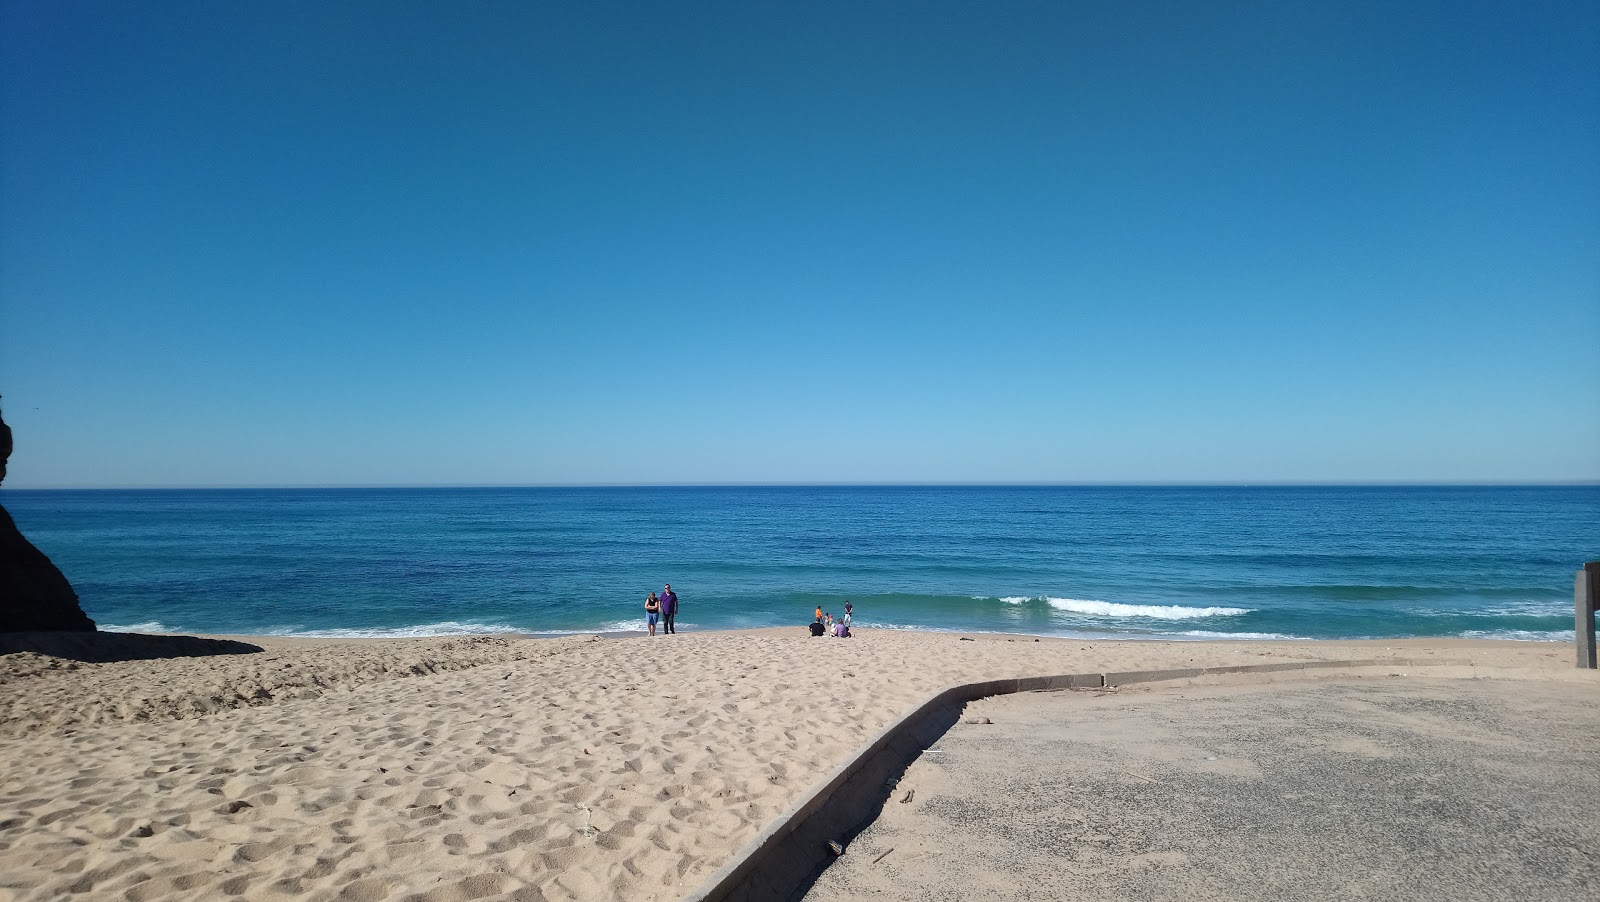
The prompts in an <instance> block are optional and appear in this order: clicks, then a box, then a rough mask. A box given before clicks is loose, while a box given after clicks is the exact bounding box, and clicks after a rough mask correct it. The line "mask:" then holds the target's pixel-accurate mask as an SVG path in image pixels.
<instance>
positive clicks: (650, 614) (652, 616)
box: [644, 592, 661, 636]
mask: <svg viewBox="0 0 1600 902" xmlns="http://www.w3.org/2000/svg"><path fill="white" fill-rule="evenodd" d="M660 617H661V601H660V599H658V598H656V593H654V592H651V593H650V594H649V595H646V596H645V599H644V623H645V626H646V627H649V629H650V635H652V636H654V635H655V634H656V620H657V619H659V618H660Z"/></svg>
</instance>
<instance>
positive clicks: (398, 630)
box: [262, 620, 528, 639]
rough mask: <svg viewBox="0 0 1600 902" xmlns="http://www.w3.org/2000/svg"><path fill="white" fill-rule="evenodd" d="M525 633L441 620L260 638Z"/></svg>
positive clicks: (286, 630)
mask: <svg viewBox="0 0 1600 902" xmlns="http://www.w3.org/2000/svg"><path fill="white" fill-rule="evenodd" d="M526 632H528V631H527V630H524V629H520V628H518V627H515V626H511V625H509V624H504V623H461V622H459V621H455V620H445V621H442V622H440V623H419V624H415V625H413V626H396V627H356V628H340V629H326V630H303V629H295V628H293V627H280V628H278V629H270V630H267V631H266V632H265V633H263V634H262V635H266V636H285V637H288V638H294V639H425V638H432V637H435V636H496V635H504V634H506V633H526Z"/></svg>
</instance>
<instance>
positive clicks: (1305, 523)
mask: <svg viewBox="0 0 1600 902" xmlns="http://www.w3.org/2000/svg"><path fill="white" fill-rule="evenodd" d="M0 503H4V504H5V506H6V507H7V509H9V510H10V511H11V513H12V515H13V516H14V517H15V518H16V520H17V523H18V525H19V526H21V528H22V529H23V531H24V533H25V534H26V535H28V537H29V538H30V539H31V540H32V541H33V542H34V544H36V545H38V546H39V547H40V548H41V549H42V550H44V551H45V553H47V554H49V555H50V556H51V558H52V559H53V560H55V561H56V563H57V564H58V565H59V566H60V567H61V569H62V570H63V571H64V572H65V573H66V574H67V576H68V578H69V579H71V580H72V583H73V585H74V586H75V587H76V589H77V591H78V594H79V596H80V597H81V598H82V600H83V606H84V609H85V610H86V611H87V612H88V614H89V616H91V617H93V618H94V619H95V620H97V621H99V622H100V624H101V625H102V627H103V628H108V629H138V630H144V631H170V632H186V633H242V634H251V635H269V634H270V635H332V636H410V635H447V634H458V633H476V632H531V633H559V632H570V631H596V630H617V629H638V628H640V624H641V622H642V603H643V599H644V595H645V593H646V592H647V591H649V590H651V589H656V590H659V589H660V588H661V585H662V584H663V583H665V582H671V583H672V584H673V587H674V589H676V590H677V591H678V593H679V595H680V596H681V598H682V601H683V613H682V614H681V615H680V626H681V627H682V628H683V629H685V630H690V629H722V628H737V627H752V626H779V625H793V624H800V623H803V622H805V621H808V620H809V619H810V615H811V612H812V610H813V609H814V608H816V607H817V606H818V605H820V606H822V607H823V608H824V609H825V610H829V611H834V612H838V611H841V610H842V609H843V604H844V600H845V599H846V598H849V599H852V600H853V601H854V602H855V606H856V619H857V622H858V623H859V624H861V625H862V626H863V627H867V628H885V629H941V630H961V631H999V632H1018V633H1032V634H1044V635H1071V636H1091V637H1115V638H1139V637H1160V638H1221V637H1247V638H1271V637H1304V638H1351V637H1403V636H1484V637H1503V638H1536V639H1550V640H1557V639H1570V638H1571V635H1572V576H1573V571H1574V570H1576V569H1577V568H1578V567H1579V566H1581V565H1582V563H1583V561H1585V560H1594V559H1597V558H1600V487H1593V486H1581V487H1537V488H1520V487H1518V488H1477V487H1474V488H1412V487H1408V488H1389V487H1383V488H1343V487H1340V488H1302V487H1293V488H1283V487H1277V488H1236V487H1215V488H1164V487H1163V488H1101V487H970V488H952V487H933V488H917V487H837V488H824V487H779V488H745V487H739V488H506V489H491V488H484V489H477V488H474V489H317V490H291V489H283V490H201V491H190V490H172V491H166V490H160V491H152V490H141V491H20V490H15V489H5V490H3V491H0Z"/></svg>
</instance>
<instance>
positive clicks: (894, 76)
mask: <svg viewBox="0 0 1600 902" xmlns="http://www.w3.org/2000/svg"><path fill="white" fill-rule="evenodd" d="M0 9H3V19H0V35H3V38H0V58H3V71H0V80H3V88H0V89H3V92H4V93H3V107H0V125H3V133H0V170H3V174H0V178H3V183H0V189H3V191H0V395H3V400H0V405H3V408H4V413H5V417H6V420H7V421H8V422H9V423H11V424H12V426H13V428H14V429H15V431H16V437H17V443H18V447H17V452H16V454H15V455H14V456H13V458H12V462H11V475H10V476H9V477H8V478H7V480H6V486H7V487H8V488H10V487H18V488H23V487H42V486H108V485H109V486H142V485H284V484H296V485H305V484H311V485H341V484H396V485H408V484H456V483H468V484H528V483H678V482H692V483H701V482H991V481H1002V482H1035V481H1037V482H1069V483H1070V482H1279V481H1291V482H1367V481H1422V482H1458V481H1466V482H1477V481H1491V482H1510V481H1551V480H1555V481H1562V480H1586V481H1587V480H1597V479H1600V6H1597V5H1596V4H1595V3H1594V2H1592V0H1578V2H1570V3H1541V2H1527V3H1520V2H1519V3H1510V2H1499V3H1476V2H1462V0H1449V2H1436V3H1430V2H1414V3H1389V2H1371V3H1345V2H1328V3H1295V2H1280V0H1263V2H1257V3H1230V2H1215V3H1211V2H1208V3H1170V2H1152V3H1139V2H1134V3H1104V2H1094V3H1087V2H1086V3H1072V2H1045V3H1036V4H1028V3H977V2H974V3H938V2H917V3H905V4H891V3H860V2H854V0H852V2H844V3H838V4H826V3H793V4H770V3H762V2H746V0H740V2H730V3H726V4H709V3H658V2H649V3H639V4H608V3H573V4H534V3H524V2H510V3H501V4H496V3H487V2H485V3H476V2H475V3H464V4H446V3H437V2H430V3H415V4H407V3H397V2H388V0H385V2H373V3H366V4H363V3H356V2H338V3H327V2H323V0H315V2H305V3H294V2H272V3H216V2H198V3H177V2H172V3H166V2H163V3H150V4H128V3H122V2H118V3H105V4H100V3H92V2H67V3H61V2H55V0H42V2H17V0H0Z"/></svg>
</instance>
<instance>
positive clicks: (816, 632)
mask: <svg viewBox="0 0 1600 902" xmlns="http://www.w3.org/2000/svg"><path fill="white" fill-rule="evenodd" d="M827 631H828V629H827V627H825V626H823V625H822V615H821V614H818V615H817V619H815V620H813V621H811V635H812V636H820V635H822V634H824V633H826V632H827Z"/></svg>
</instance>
